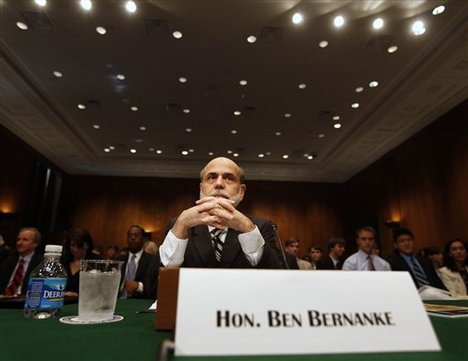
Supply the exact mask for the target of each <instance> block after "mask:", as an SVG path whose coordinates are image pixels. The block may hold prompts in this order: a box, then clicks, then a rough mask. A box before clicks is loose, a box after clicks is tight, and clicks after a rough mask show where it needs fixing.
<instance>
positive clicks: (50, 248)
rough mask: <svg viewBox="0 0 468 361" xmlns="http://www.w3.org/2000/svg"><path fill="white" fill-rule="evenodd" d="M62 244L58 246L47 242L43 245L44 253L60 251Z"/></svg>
mask: <svg viewBox="0 0 468 361" xmlns="http://www.w3.org/2000/svg"><path fill="white" fill-rule="evenodd" d="M62 248H63V247H62V246H59V245H57V244H48V245H47V246H45V253H59V254H61V253H62Z"/></svg>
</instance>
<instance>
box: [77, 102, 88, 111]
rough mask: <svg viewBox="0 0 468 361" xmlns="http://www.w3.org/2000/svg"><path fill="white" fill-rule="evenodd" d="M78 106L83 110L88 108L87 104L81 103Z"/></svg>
mask: <svg viewBox="0 0 468 361" xmlns="http://www.w3.org/2000/svg"><path fill="white" fill-rule="evenodd" d="M77 107H78V109H81V110H83V109H86V105H84V104H81V103H80V104H78V105H77Z"/></svg>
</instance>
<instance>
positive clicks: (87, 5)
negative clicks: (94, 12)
mask: <svg viewBox="0 0 468 361" xmlns="http://www.w3.org/2000/svg"><path fill="white" fill-rule="evenodd" d="M80 5H81V7H82V8H83V9H84V10H86V11H89V10H91V9H92V7H93V3H92V2H91V0H81V1H80Z"/></svg>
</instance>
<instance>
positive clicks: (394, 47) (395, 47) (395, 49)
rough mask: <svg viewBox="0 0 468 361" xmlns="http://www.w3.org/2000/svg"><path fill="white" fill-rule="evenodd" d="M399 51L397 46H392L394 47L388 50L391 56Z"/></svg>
mask: <svg viewBox="0 0 468 361" xmlns="http://www.w3.org/2000/svg"><path fill="white" fill-rule="evenodd" d="M397 50H398V46H396V45H392V46H390V47H389V48H388V49H387V51H388V52H389V53H390V54H392V53H394V52H395V51H397Z"/></svg>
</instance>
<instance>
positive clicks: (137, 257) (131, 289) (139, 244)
mask: <svg viewBox="0 0 468 361" xmlns="http://www.w3.org/2000/svg"><path fill="white" fill-rule="evenodd" d="M144 233H145V231H144V229H143V228H142V227H140V226H138V225H133V226H130V228H129V229H128V231H127V243H128V255H126V256H124V257H122V258H120V260H122V261H124V262H125V263H124V266H123V270H124V271H125V273H123V276H122V278H123V283H122V288H123V289H122V295H121V297H122V298H127V297H140V298H142V297H149V298H154V294H147V293H146V292H145V291H146V290H145V286H144V281H145V277H146V273H147V272H148V268H149V266H150V264H151V261H152V260H153V256H152V255H151V254H149V253H146V252H144V251H143V243H144V242H145V240H144V239H143V236H144Z"/></svg>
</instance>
